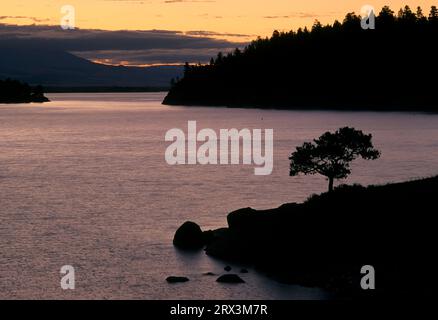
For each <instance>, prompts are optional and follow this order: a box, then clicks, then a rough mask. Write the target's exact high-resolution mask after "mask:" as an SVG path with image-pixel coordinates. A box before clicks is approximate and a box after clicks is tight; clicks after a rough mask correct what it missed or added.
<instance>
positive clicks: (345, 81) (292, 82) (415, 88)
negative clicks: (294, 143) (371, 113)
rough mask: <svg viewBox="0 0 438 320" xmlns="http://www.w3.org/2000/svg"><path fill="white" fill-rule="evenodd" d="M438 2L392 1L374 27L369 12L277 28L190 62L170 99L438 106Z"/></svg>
mask: <svg viewBox="0 0 438 320" xmlns="http://www.w3.org/2000/svg"><path fill="white" fill-rule="evenodd" d="M437 39H438V10H437V8H436V7H432V9H431V10H430V14H428V15H427V16H426V15H424V14H423V13H422V10H421V8H418V9H417V12H416V13H414V12H413V11H412V10H411V9H410V8H409V7H408V6H406V7H405V8H404V9H402V10H400V11H399V13H398V15H394V13H393V12H392V11H391V9H390V8H389V7H384V8H383V9H382V10H381V12H380V14H379V15H378V16H377V17H376V27H375V29H374V30H372V29H368V30H364V29H362V27H361V18H360V17H359V16H357V15H355V14H354V13H349V14H347V15H346V17H345V19H344V21H343V22H342V23H340V22H338V21H336V22H334V24H333V25H327V26H323V25H321V24H320V23H319V22H318V21H316V22H315V24H314V26H313V28H312V29H311V30H310V31H309V30H307V29H304V30H303V29H299V30H298V31H296V32H294V31H291V32H278V31H275V32H274V33H273V35H272V37H271V38H269V39H268V38H266V39H260V38H259V39H258V40H256V41H253V42H252V43H251V44H250V45H248V46H247V47H246V48H245V49H244V50H238V49H236V50H235V52H234V53H230V54H228V55H223V54H222V53H219V54H218V56H217V57H216V59H212V60H211V62H210V64H209V65H188V64H186V67H185V72H184V77H183V78H182V79H180V80H178V81H173V86H172V89H171V90H170V92H169V94H168V95H167V97H166V98H165V100H164V101H163V103H164V104H171V105H172V104H177V105H214V106H229V107H262V108H285V109H288V108H303V109H309V108H320V109H321V108H337V109H377V110H383V109H409V110H430V111H438V99H437V98H436V76H437V74H438V64H437V63H436V57H438V41H437Z"/></svg>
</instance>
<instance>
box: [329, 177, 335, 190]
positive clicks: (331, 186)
mask: <svg viewBox="0 0 438 320" xmlns="http://www.w3.org/2000/svg"><path fill="white" fill-rule="evenodd" d="M328 179H329V188H328V191H329V192H332V191H333V182H334V179H333V177H328Z"/></svg>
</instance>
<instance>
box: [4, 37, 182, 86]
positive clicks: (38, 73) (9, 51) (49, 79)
mask: <svg viewBox="0 0 438 320" xmlns="http://www.w3.org/2000/svg"><path fill="white" fill-rule="evenodd" d="M182 71H183V67H182V66H154V67H147V68H141V67H123V66H108V65H103V64H97V63H93V62H91V61H88V60H86V59H83V58H80V57H77V56H75V55H73V54H70V53H68V52H63V51H59V50H51V49H45V48H40V49H35V48H28V47H26V46H10V47H8V46H6V45H2V46H0V79H1V78H3V79H4V78H14V79H18V80H20V81H25V82H27V83H29V84H31V85H34V84H41V85H44V86H45V87H86V86H99V87H141V86H145V87H169V84H170V79H172V78H174V77H177V76H179V75H181V74H182Z"/></svg>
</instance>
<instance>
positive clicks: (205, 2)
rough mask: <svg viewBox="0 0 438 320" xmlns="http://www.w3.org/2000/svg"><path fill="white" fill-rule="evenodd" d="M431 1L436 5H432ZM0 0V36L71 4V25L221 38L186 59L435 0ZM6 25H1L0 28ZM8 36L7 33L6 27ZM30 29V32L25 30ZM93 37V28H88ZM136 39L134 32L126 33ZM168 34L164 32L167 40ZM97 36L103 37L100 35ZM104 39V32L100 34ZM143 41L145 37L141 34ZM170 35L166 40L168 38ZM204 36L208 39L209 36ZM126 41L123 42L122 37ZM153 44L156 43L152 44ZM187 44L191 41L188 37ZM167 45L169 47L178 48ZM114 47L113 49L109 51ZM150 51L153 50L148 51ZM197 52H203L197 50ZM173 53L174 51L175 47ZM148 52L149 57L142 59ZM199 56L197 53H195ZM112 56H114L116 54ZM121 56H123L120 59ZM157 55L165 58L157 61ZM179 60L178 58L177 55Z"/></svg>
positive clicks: (101, 53)
mask: <svg viewBox="0 0 438 320" xmlns="http://www.w3.org/2000/svg"><path fill="white" fill-rule="evenodd" d="M434 1H435V3H434ZM434 1H430V0H415V1H411V0H401V1H399V0H385V1H380V0H379V1H369V2H365V0H331V1H330V0H51V1H49V0H0V36H2V34H1V33H2V32H4V30H3V31H2V30H1V26H3V27H4V26H5V25H14V26H15V27H16V28H17V31H19V32H20V31H21V30H20V29H19V27H20V26H26V25H32V24H34V25H36V26H43V25H52V26H54V28H58V29H60V28H59V25H60V19H61V17H62V14H61V12H60V11H61V7H62V6H63V5H66V4H69V5H72V6H74V8H75V15H76V17H75V18H76V19H75V25H76V28H79V29H83V30H90V29H102V30H112V31H115V30H131V31H133V30H148V31H149V33H148V36H151V35H153V36H154V39H155V40H156V38H157V36H159V35H160V34H162V35H163V34H165V32H163V31H166V32H168V33H169V34H173V35H174V36H175V37H177V38H178V37H179V38H180V39H182V40H183V41H186V40H190V39H189V38H188V37H198V38H205V39H207V38H208V39H215V40H218V39H221V40H225V41H226V42H214V41H210V42H209V44H208V45H207V46H206V47H205V48H204V49H205V50H204V51H202V50H200V47H199V46H190V45H187V46H185V47H184V48H183V49H184V50H186V51H184V52H181V54H184V55H185V57H186V59H188V58H190V57H192V58H193V59H192V58H190V59H188V60H190V61H196V60H197V59H198V60H202V62H204V61H205V60H206V59H207V56H211V55H214V54H212V53H215V51H217V49H218V48H221V50H222V49H223V48H227V47H229V48H235V47H241V46H243V45H244V44H245V43H247V42H249V41H250V40H252V39H255V38H256V37H257V36H261V37H265V36H269V35H271V34H272V31H273V30H280V31H289V30H292V29H295V30H296V29H297V28H299V27H303V26H311V25H312V24H313V23H314V21H315V19H317V20H319V21H320V22H322V23H323V24H325V23H332V22H333V21H334V20H336V19H338V20H342V19H343V17H344V16H345V14H346V13H347V12H352V11H354V12H356V13H359V12H360V9H361V7H362V6H364V5H372V6H373V7H375V8H376V11H380V8H381V7H382V6H384V5H389V6H390V7H391V8H392V9H393V10H394V11H395V12H397V11H398V9H399V8H401V7H402V6H404V5H406V4H407V5H409V6H411V8H413V9H414V8H416V7H417V6H421V7H422V8H423V10H424V11H425V12H428V11H429V9H430V6H431V5H434V4H435V5H437V4H438V0H434ZM3 29H5V28H3ZM8 30H9V31H8V32H9V35H10V34H12V33H11V32H12V31H11V29H10V28H9V29H8ZM26 30H27V32H30V33H29V37H31V36H32V35H33V36H35V37H37V36H38V37H40V38H41V37H42V38H45V37H52V36H53V35H56V37H59V36H61V37H62V36H63V35H66V37H70V34H68V33H67V32H64V33H63V34H61V33H59V32H51V33H48V32H47V30H46V31H45V32H42V31H41V30H42V29H41V28H34V29H33V30H32V29H26ZM30 30H32V31H30ZM86 33H87V32H83V33H82V34H81V33H80V32H76V34H75V36H76V37H78V36H79V37H83V36H84V35H85V34H86ZM92 34H93V36H96V32H92ZM130 36H133V37H134V38H137V37H138V36H139V35H138V34H134V33H131V34H130ZM167 36H168V34H167V35H165V37H164V38H165V39H164V40H166V39H167V38H166V37H167ZM98 37H100V38H101V37H103V35H102V34H100V35H98ZM105 37H108V34H106V35H105ZM141 37H143V38H142V39H148V38H147V37H146V38H145V35H144V34H142V35H141ZM175 37H173V38H172V37H170V38H172V39H170V40H169V39H168V40H169V41H170V42H172V41H174V40H175ZM208 39H207V40H205V43H207V42H208V41H209V40H208ZM122 42H126V41H122ZM152 43H156V41H155V42H152ZM187 43H188V44H190V43H192V42H190V41H188V42H187ZM179 46H180V47H178V46H177V47H172V46H170V47H172V48H173V49H174V50H178V49H182V48H181V45H179ZM103 47H104V48H94V49H93V50H87V49H86V48H81V49H80V50H78V52H77V54H78V55H80V56H82V57H85V58H87V59H90V60H93V61H96V62H101V63H108V64H124V65H130V64H131V65H143V64H144V65H147V64H155V63H161V62H160V61H161V60H162V62H164V63H169V64H171V63H179V62H181V61H180V60H179V59H172V57H173V55H172V52H169V51H166V52H165V51H163V50H169V49H171V48H170V47H169V46H166V45H157V46H155V47H153V48H149V47H148V48H146V49H147V52H146V51H145V50H146V49H145V48H143V47H142V46H139V47H137V48H131V51H130V54H132V55H131V56H130V57H128V56H127V55H125V53H126V50H124V48H109V47H108V46H107V45H105V46H103ZM113 49H114V50H113ZM151 50H152V51H151ZM201 51H202V52H201ZM174 53H176V51H174ZM144 54H148V55H149V57H152V56H153V57H154V58H153V59H149V58H148V59H143V58H142V57H143V56H144ZM197 54H198V56H197ZM117 56H118V57H119V58H117ZM121 56H123V58H122V57H121ZM158 57H167V58H163V59H160V58H158ZM181 59H182V58H181Z"/></svg>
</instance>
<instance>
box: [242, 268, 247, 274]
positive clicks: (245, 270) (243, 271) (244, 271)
mask: <svg viewBox="0 0 438 320" xmlns="http://www.w3.org/2000/svg"><path fill="white" fill-rule="evenodd" d="M248 272H249V271H248V270H247V269H244V268H243V269H240V273H248Z"/></svg>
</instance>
